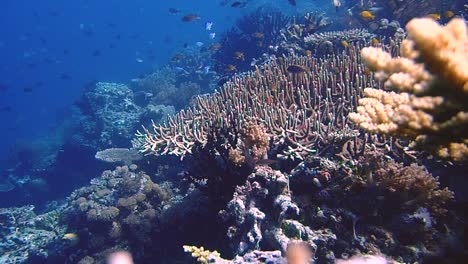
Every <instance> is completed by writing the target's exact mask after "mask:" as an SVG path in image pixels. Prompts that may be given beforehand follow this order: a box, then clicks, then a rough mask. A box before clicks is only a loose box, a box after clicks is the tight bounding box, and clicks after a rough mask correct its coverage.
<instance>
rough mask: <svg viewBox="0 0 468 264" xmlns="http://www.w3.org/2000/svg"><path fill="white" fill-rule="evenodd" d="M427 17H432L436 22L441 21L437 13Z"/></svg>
mask: <svg viewBox="0 0 468 264" xmlns="http://www.w3.org/2000/svg"><path fill="white" fill-rule="evenodd" d="M427 17H430V18H432V19H434V20H440V14H436V13H434V14H429V15H427Z"/></svg>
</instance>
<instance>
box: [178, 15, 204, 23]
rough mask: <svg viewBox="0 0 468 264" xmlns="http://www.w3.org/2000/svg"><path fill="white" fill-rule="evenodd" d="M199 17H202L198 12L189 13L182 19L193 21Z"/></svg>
mask: <svg viewBox="0 0 468 264" xmlns="http://www.w3.org/2000/svg"><path fill="white" fill-rule="evenodd" d="M198 19H200V16H199V15H196V14H188V15H185V16H183V17H182V21H184V22H192V21H195V20H198Z"/></svg>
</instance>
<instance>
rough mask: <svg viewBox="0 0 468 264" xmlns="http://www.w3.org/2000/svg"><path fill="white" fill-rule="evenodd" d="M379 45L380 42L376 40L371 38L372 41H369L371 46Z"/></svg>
mask: <svg viewBox="0 0 468 264" xmlns="http://www.w3.org/2000/svg"><path fill="white" fill-rule="evenodd" d="M379 43H380V42H379V40H378V39H376V38H372V40H371V44H372V45H373V46H377V45H378V44H379Z"/></svg>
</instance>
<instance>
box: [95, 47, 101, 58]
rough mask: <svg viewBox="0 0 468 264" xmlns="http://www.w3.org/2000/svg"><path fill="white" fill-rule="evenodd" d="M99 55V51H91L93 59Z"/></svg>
mask: <svg viewBox="0 0 468 264" xmlns="http://www.w3.org/2000/svg"><path fill="white" fill-rule="evenodd" d="M100 55H101V51H100V50H98V49H97V50H94V51H93V56H94V57H97V56H100Z"/></svg>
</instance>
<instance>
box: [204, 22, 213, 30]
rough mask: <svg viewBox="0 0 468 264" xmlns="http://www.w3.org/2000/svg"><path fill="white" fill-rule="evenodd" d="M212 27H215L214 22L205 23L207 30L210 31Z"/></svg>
mask: <svg viewBox="0 0 468 264" xmlns="http://www.w3.org/2000/svg"><path fill="white" fill-rule="evenodd" d="M212 27H213V22H206V24H205V29H206V30H208V31H210V30H211V28H212Z"/></svg>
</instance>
